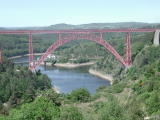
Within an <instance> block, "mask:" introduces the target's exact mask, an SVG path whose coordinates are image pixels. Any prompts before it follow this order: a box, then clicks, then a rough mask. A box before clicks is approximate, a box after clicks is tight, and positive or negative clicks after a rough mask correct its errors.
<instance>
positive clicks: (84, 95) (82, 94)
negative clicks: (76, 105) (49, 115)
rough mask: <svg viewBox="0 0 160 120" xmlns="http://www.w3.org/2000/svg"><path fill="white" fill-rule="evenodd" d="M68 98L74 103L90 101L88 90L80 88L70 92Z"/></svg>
mask: <svg viewBox="0 0 160 120" xmlns="http://www.w3.org/2000/svg"><path fill="white" fill-rule="evenodd" d="M68 98H69V99H71V100H72V101H74V102H88V101H89V100H90V93H89V92H88V90H86V89H83V88H80V89H77V90H74V91H72V92H71V93H70V95H69V96H68Z"/></svg>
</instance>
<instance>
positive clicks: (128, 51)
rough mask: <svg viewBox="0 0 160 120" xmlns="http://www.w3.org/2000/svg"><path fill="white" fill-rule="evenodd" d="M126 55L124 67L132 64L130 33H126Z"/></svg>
mask: <svg viewBox="0 0 160 120" xmlns="http://www.w3.org/2000/svg"><path fill="white" fill-rule="evenodd" d="M125 44H126V49H125V52H126V55H125V57H126V58H125V63H126V67H130V66H131V65H132V53H131V34H130V33H127V35H126V43H125Z"/></svg>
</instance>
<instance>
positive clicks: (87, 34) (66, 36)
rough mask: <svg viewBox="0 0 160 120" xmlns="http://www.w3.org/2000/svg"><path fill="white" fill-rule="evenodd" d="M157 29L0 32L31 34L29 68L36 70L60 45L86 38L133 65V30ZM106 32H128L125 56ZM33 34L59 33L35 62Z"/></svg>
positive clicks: (127, 63) (6, 31) (123, 62)
mask: <svg viewBox="0 0 160 120" xmlns="http://www.w3.org/2000/svg"><path fill="white" fill-rule="evenodd" d="M155 31H156V29H82V30H3V31H0V34H28V35H29V69H30V70H35V68H36V67H37V66H39V65H40V64H41V63H42V62H44V60H45V59H46V58H47V56H48V55H49V54H51V53H52V52H53V51H55V50H56V49H57V48H58V47H60V46H62V45H64V44H65V43H68V42H70V41H72V40H78V39H86V40H90V41H93V42H96V43H97V44H99V45H102V46H103V47H104V48H106V50H108V51H109V52H110V53H111V54H113V56H115V58H116V59H117V60H118V61H119V62H120V63H121V64H122V65H124V66H125V67H129V66H131V65H132V58H131V56H132V52H131V33H132V32H155ZM106 32H122V33H126V40H125V55H124V56H125V57H122V56H121V55H119V53H118V52H117V51H116V50H115V49H114V48H113V47H112V45H110V44H109V43H108V42H106V41H105V40H104V39H103V33H106ZM33 34H57V35H58V39H57V41H56V42H55V43H53V44H52V45H51V46H50V47H49V48H48V49H47V50H46V52H45V53H43V55H42V56H41V57H40V59H39V60H38V61H36V62H34V61H33V60H34V55H33V46H32V35H33Z"/></svg>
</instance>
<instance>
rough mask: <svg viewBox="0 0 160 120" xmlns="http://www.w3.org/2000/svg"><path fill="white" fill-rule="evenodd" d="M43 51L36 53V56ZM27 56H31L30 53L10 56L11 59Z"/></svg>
mask: <svg viewBox="0 0 160 120" xmlns="http://www.w3.org/2000/svg"><path fill="white" fill-rule="evenodd" d="M42 54H43V53H34V55H35V56H38V55H42ZM26 56H29V54H25V55H17V56H12V57H9V59H11V60H12V59H15V58H21V57H26Z"/></svg>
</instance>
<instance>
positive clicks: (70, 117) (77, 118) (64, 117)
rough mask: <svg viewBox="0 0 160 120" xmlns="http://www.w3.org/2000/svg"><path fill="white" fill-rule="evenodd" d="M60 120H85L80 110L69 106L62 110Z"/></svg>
mask: <svg viewBox="0 0 160 120" xmlns="http://www.w3.org/2000/svg"><path fill="white" fill-rule="evenodd" d="M60 120H83V116H82V113H81V112H80V111H79V110H78V108H76V107H73V106H69V107H68V106H67V107H63V108H62V109H61V114H60Z"/></svg>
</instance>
